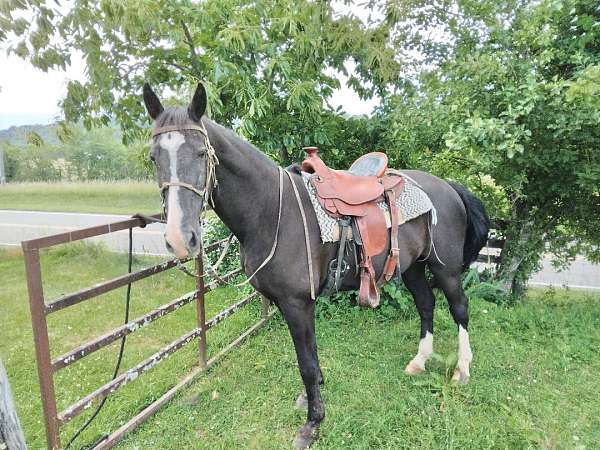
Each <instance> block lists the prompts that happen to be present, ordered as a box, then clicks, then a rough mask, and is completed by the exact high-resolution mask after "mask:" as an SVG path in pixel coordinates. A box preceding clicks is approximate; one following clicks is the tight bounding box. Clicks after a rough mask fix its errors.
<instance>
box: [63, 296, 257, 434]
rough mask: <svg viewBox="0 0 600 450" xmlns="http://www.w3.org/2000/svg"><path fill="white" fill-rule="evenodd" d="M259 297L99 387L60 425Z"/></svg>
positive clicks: (65, 414) (72, 408)
mask: <svg viewBox="0 0 600 450" xmlns="http://www.w3.org/2000/svg"><path fill="white" fill-rule="evenodd" d="M258 295H259V294H258V292H255V293H253V294H250V295H249V296H247V297H245V298H243V299H242V300H240V301H239V302H237V303H235V304H233V305H232V306H230V307H229V308H227V309H224V310H223V311H221V312H220V313H219V314H217V315H216V316H214V317H213V318H212V319H211V320H209V321H208V322H206V323H205V326H204V328H203V329H200V328H196V329H195V330H192V331H191V332H189V333H187V334H184V335H183V336H181V337H180V338H178V339H176V340H175V341H173V342H171V343H170V344H169V345H167V346H166V347H163V348H162V349H160V350H159V351H157V352H156V353H154V354H153V355H152V356H150V357H149V358H147V359H145V360H144V361H142V362H141V363H139V364H138V365H137V366H135V367H133V368H131V369H129V370H128V371H127V372H124V373H122V374H121V375H119V376H118V377H117V378H115V379H114V380H112V381H109V382H108V383H106V384H104V385H103V386H101V387H99V388H98V389H96V390H95V391H94V392H92V393H91V394H88V395H87V396H85V397H84V398H82V399H80V400H79V401H77V402H76V403H73V404H72V405H71V406H69V407H68V408H67V409H65V410H64V411H63V412H61V413H60V414H59V415H58V420H59V421H60V423H65V422H68V421H69V420H71V419H73V418H74V417H75V416H77V415H79V414H80V413H81V412H82V411H83V410H84V409H86V408H88V407H89V406H90V405H91V404H92V403H93V402H94V401H96V400H99V399H102V398H104V397H108V396H109V395H110V394H112V393H113V392H114V391H116V390H117V389H119V388H121V387H122V386H124V385H126V384H128V383H129V382H131V381H133V380H135V379H136V378H137V377H138V376H139V375H141V374H142V373H144V372H147V371H148V370H150V369H152V368H153V367H154V366H155V365H156V364H157V363H158V362H159V361H161V360H163V359H164V358H166V357H167V356H169V355H170V354H172V353H174V352H175V351H177V350H179V349H180V348H182V347H183V346H184V345H185V344H187V343H188V342H190V341H191V340H192V339H194V338H195V337H197V336H200V335H201V332H202V331H203V330H204V331H205V332H206V331H207V330H209V329H211V328H212V327H214V326H215V325H217V324H218V323H220V322H222V321H223V320H224V319H225V318H227V317H228V316H230V315H231V314H233V313H235V312H236V311H238V310H239V309H240V308H242V307H243V306H245V305H247V304H248V303H250V302H251V301H252V300H253V299H255V298H256V297H257V296H258Z"/></svg>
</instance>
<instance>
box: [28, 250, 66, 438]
mask: <svg viewBox="0 0 600 450" xmlns="http://www.w3.org/2000/svg"><path fill="white" fill-rule="evenodd" d="M23 247H24V248H23V253H24V256H25V270H26V272H27V290H28V291H29V308H30V310H31V324H32V328H33V340H34V344H35V356H36V359H37V368H38V377H39V379H40V390H41V391H42V407H43V410H44V420H45V421H46V441H47V442H48V448H49V449H51V450H55V449H59V448H60V435H59V431H58V417H57V413H56V396H55V394H54V378H53V371H52V363H51V357H50V342H49V340H48V326H47V324H46V305H45V303H44V291H43V289H42V273H41V270H40V252H39V250H38V249H37V248H36V249H28V248H25V246H23Z"/></svg>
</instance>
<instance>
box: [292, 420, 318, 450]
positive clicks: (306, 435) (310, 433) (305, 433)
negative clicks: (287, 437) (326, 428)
mask: <svg viewBox="0 0 600 450" xmlns="http://www.w3.org/2000/svg"><path fill="white" fill-rule="evenodd" d="M318 438H319V425H314V424H311V423H310V422H307V423H305V424H304V426H303V427H302V428H300V431H298V434H296V437H295V438H294V448H295V449H296V450H302V449H306V448H309V447H310V446H311V445H312V444H313V443H314V442H315V441H316V440H317V439H318Z"/></svg>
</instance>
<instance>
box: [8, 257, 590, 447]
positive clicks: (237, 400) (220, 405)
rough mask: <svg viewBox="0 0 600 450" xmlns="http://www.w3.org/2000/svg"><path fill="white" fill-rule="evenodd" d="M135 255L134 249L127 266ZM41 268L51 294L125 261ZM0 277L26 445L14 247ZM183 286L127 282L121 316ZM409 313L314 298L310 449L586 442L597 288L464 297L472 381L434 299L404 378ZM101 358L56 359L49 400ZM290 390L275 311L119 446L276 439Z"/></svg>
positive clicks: (69, 391)
mask: <svg viewBox="0 0 600 450" xmlns="http://www.w3.org/2000/svg"><path fill="white" fill-rule="evenodd" d="M147 263H148V261H142V260H137V265H138V266H139V265H143V264H147ZM43 266H44V275H45V276H46V277H47V279H48V280H51V282H50V283H48V285H47V288H46V294H47V296H48V297H53V296H56V295H58V294H60V293H62V292H67V291H71V290H73V289H76V288H77V287H82V286H84V285H88V284H90V283H92V282H93V281H96V280H99V279H103V278H106V277H109V276H114V275H116V274H118V273H122V272H123V271H124V268H125V267H126V258H125V256H124V255H114V254H108V253H106V252H103V251H100V250H98V249H94V248H92V249H85V248H84V247H82V246H75V247H71V248H69V247H65V249H64V250H61V249H57V250H53V251H50V252H45V253H44V259H43ZM81 268H85V271H83V272H79V270H81ZM75 273H78V274H80V275H78V276H74V274H75ZM0 274H2V275H1V276H2V286H3V289H2V290H1V291H0V330H1V333H2V336H1V340H0V353H1V355H2V357H3V359H4V362H5V365H6V366H7V370H8V374H9V377H10V380H11V383H12V385H13V389H14V394H15V397H16V402H17V406H18V412H19V415H20V417H21V421H22V423H23V426H24V428H25V433H26V437H27V440H28V444H29V446H30V448H40V447H42V446H44V432H43V427H42V421H41V414H40V401H39V391H38V386H37V382H36V380H37V375H36V372H35V365H34V362H33V359H34V356H33V348H32V337H31V329H30V325H29V312H28V306H27V300H26V291H25V283H24V275H23V263H22V258H21V255H20V254H18V253H16V252H8V251H3V252H2V253H0ZM192 281H193V280H190V279H188V278H186V277H185V276H184V275H182V274H180V273H178V272H168V273H164V274H162V275H159V276H157V277H156V278H154V277H153V278H152V279H151V280H147V281H143V282H140V283H136V284H135V285H134V289H133V293H134V295H133V311H132V316H133V317H135V316H137V315H139V314H141V313H142V312H143V311H147V310H148V309H149V308H151V307H153V306H156V305H158V304H161V303H165V302H166V300H167V299H168V298H171V297H174V296H176V295H179V294H180V293H183V292H187V291H189V290H191V289H192ZM233 294H234V293H233V292H232V290H231V289H222V290H220V291H218V292H215V293H214V294H212V295H211V296H210V298H209V300H208V305H209V314H208V315H209V316H211V315H212V314H214V312H215V311H217V310H219V309H221V308H222V307H223V305H225V304H230V303H232V302H233ZM122 297H123V292H122V290H121V291H119V292H117V293H116V294H115V295H105V296H103V297H101V298H100V299H98V300H93V301H89V302H84V303H83V304H81V305H79V306H77V307H74V308H72V310H67V311H64V312H62V313H57V314H56V316H57V317H53V316H51V320H50V326H51V329H52V330H53V331H52V332H51V340H52V343H53V349H55V350H54V352H53V353H54V354H55V355H56V354H58V353H60V352H61V351H65V350H67V349H70V348H72V347H73V346H74V345H75V344H76V343H77V342H80V341H82V340H83V339H85V338H86V337H90V336H93V335H96V334H98V333H100V332H101V331H103V330H106V329H108V328H109V326H115V325H117V324H118V323H119V321H120V320H121V316H122ZM258 306H259V305H258V304H255V305H253V306H252V307H251V308H249V309H248V310H243V311H242V312H240V313H238V314H239V315H238V314H236V315H234V316H233V318H232V319H231V320H232V321H231V322H229V321H227V322H226V323H225V324H221V325H219V327H217V328H216V329H215V330H211V331H210V332H209V345H210V351H211V353H213V354H214V352H215V351H216V349H217V347H218V346H219V345H222V344H223V343H224V342H226V341H227V340H228V339H231V338H232V337H233V336H234V335H235V334H236V333H237V332H239V331H240V330H241V329H242V328H243V327H245V326H248V325H249V324H250V323H252V322H253V321H254V320H255V319H256V318H257V317H258V314H259V307H258ZM408 311H409V312H404V313H399V314H398V316H391V317H390V316H389V315H387V314H383V313H382V312H381V311H363V310H359V309H355V308H352V307H347V306H335V305H333V306H329V307H328V308H327V309H326V310H324V309H321V312H322V314H321V315H320V317H319V321H318V325H317V327H318V339H319V349H320V357H321V364H322V368H323V372H324V375H325V380H326V384H325V386H324V388H323V397H324V400H325V404H326V410H327V417H326V419H325V421H324V423H323V426H322V430H321V440H320V441H319V442H318V443H317V444H316V445H315V447H314V448H316V449H346V448H355V449H365V448H390V449H396V448H457V449H458V448H461V449H462V448H470V449H480V448H589V449H591V448H598V447H599V446H600V416H599V415H598V411H600V397H599V396H598V392H599V391H600V377H599V376H598V374H599V373H600V358H598V349H599V348H600V295H599V294H597V293H596V294H592V293H580V292H572V291H562V290H561V291H534V292H533V293H531V294H530V296H529V297H528V298H527V300H526V301H525V302H523V303H521V304H519V305H517V306H515V307H513V308H506V307H498V306H496V305H494V304H491V303H488V302H485V301H482V300H479V299H476V298H474V299H472V300H471V330H470V331H471V333H470V334H471V343H472V347H473V352H474V361H473V365H472V371H471V376H472V378H471V383H470V384H469V385H467V386H461V387H456V386H453V385H452V384H451V383H450V382H449V376H450V375H451V369H452V366H453V364H454V361H455V358H454V353H455V348H456V344H457V339H456V331H455V327H454V324H453V322H452V320H451V318H450V316H449V314H448V313H447V307H446V304H445V302H444V301H439V302H438V306H437V310H436V319H435V325H436V334H435V350H436V352H437V354H436V358H435V359H434V360H432V361H431V363H430V364H429V371H428V372H427V373H426V374H425V375H422V376H420V377H417V378H408V377H406V376H405V375H404V374H403V368H404V366H405V364H406V363H407V362H408V361H409V360H410V359H411V357H412V356H414V352H415V351H416V347H417V340H418V319H417V314H416V311H414V309H412V308H411V309H409V310H408ZM193 321H194V311H193V308H192V307H191V306H187V307H184V308H182V309H181V310H180V311H178V312H177V313H176V314H174V315H173V317H168V318H163V319H160V320H159V322H157V323H155V324H153V325H152V326H150V327H148V328H147V329H145V330H142V331H141V332H140V333H139V334H138V333H135V334H134V335H132V336H134V337H133V338H132V339H130V341H129V343H128V346H127V350H126V354H125V361H124V365H125V367H130V366H131V365H133V364H135V362H137V361H139V360H140V359H141V358H143V357H146V356H148V355H149V354H151V353H152V352H153V351H155V350H156V349H157V348H158V347H159V346H161V345H164V344H166V343H167V342H169V341H170V340H172V339H173V338H175V337H176V336H177V335H179V334H182V332H183V331H184V330H186V329H189V328H190V327H191V326H192V324H193ZM194 350H195V346H194V345H193V344H190V345H189V348H185V349H184V350H181V351H180V352H178V353H176V354H175V355H174V356H172V357H171V358H169V359H168V360H167V361H166V362H165V363H164V364H163V363H161V364H160V365H159V366H158V367H156V368H154V369H153V370H152V371H151V372H149V373H147V374H145V375H143V376H142V377H141V378H140V379H138V380H136V381H134V382H132V383H131V384H130V385H128V386H127V387H126V388H125V389H124V390H122V391H120V392H119V394H117V395H116V396H115V397H113V398H111V400H110V401H109V402H108V403H107V405H106V407H105V410H104V411H103V413H102V414H101V415H100V416H99V417H98V419H97V421H96V422H95V423H94V425H93V427H92V428H91V429H90V430H89V431H88V432H86V433H85V434H84V435H83V439H82V441H80V445H81V444H83V443H84V442H90V441H91V440H93V439H94V437H96V436H98V435H99V434H100V433H103V432H105V431H109V430H111V429H114V428H116V427H117V426H118V425H119V424H121V423H123V421H125V420H126V418H127V417H130V416H131V415H132V414H134V413H135V412H136V411H138V410H139V409H140V408H141V407H142V406H143V405H144V404H146V403H147V402H149V401H151V400H152V399H154V398H156V397H157V396H158V395H159V394H160V393H161V392H162V391H163V390H164V389H165V388H167V387H168V386H171V385H173V384H174V383H175V382H176V380H177V379H178V378H179V377H180V376H181V375H183V374H184V373H185V371H186V370H188V369H189V368H190V367H191V366H192V365H193V363H194ZM115 357H116V345H113V346H111V347H110V348H109V349H106V350H104V351H100V352H97V353H95V354H93V355H92V356H90V357H88V358H86V359H84V360H82V361H80V362H78V363H76V364H74V365H73V366H72V367H71V368H69V369H66V370H65V373H64V374H61V375H60V376H59V377H58V379H57V386H58V389H57V390H58V398H59V403H60V406H61V407H64V406H65V405H67V404H68V403H70V402H72V401H74V400H76V399H78V398H79V397H80V396H81V395H82V394H83V393H84V392H88V391H90V390H92V389H93V388H95V387H97V386H98V385H99V384H101V383H102V382H104V381H106V380H107V379H108V378H109V377H110V372H111V370H112V366H113V363H114V359H115ZM300 389H301V382H300V377H299V374H298V370H297V367H296V362H295V355H294V350H293V346H292V342H291V339H290V338H289V335H288V332H287V328H286V326H285V324H284V323H283V322H282V320H281V319H280V317H279V316H278V315H277V316H276V317H275V318H274V319H273V320H272V321H271V322H270V323H269V324H268V325H267V326H266V327H265V328H263V329H262V330H260V331H259V332H258V333H257V334H256V335H255V336H253V337H252V338H250V340H249V341H247V342H246V343H245V344H244V345H242V346H241V347H240V348H239V349H237V350H235V351H234V352H232V353H231V354H230V355H228V356H227V357H226V358H225V359H224V360H223V362H221V363H220V364H218V365H217V366H216V367H215V368H214V369H212V370H211V371H210V372H209V373H208V374H206V375H204V376H202V377H200V378H199V379H198V381H196V382H195V383H194V384H192V386H191V387H189V388H188V389H186V390H184V391H183V392H182V393H181V394H180V395H178V396H177V397H176V398H175V399H174V400H172V401H171V402H170V403H169V404H168V405H167V406H166V407H164V408H163V409H161V410H160V411H159V412H158V413H157V414H156V415H155V416H154V417H153V418H152V419H151V420H150V421H148V422H147V423H146V424H144V425H143V426H142V427H141V428H140V429H138V430H137V431H136V432H134V433H132V434H130V435H129V436H128V437H127V438H126V440H124V441H123V442H122V443H121V445H120V447H121V448H126V449H185V448H210V449H215V448H216V449H221V448H222V449H230V448H257V449H279V448H289V447H290V442H291V439H292V437H293V435H294V433H295V431H296V430H297V428H298V427H300V426H301V424H302V423H303V419H304V413H302V412H300V411H297V410H295V409H294V408H293V404H294V400H295V397H296V395H297V394H298V392H299V391H300ZM86 414H89V413H86ZM84 416H85V414H84ZM82 419H83V418H82ZM76 423H81V421H76ZM73 429H74V428H73V427H69V428H67V429H66V431H65V433H64V436H68V435H70V434H71V433H72V431H73ZM63 442H65V440H64V438H63Z"/></svg>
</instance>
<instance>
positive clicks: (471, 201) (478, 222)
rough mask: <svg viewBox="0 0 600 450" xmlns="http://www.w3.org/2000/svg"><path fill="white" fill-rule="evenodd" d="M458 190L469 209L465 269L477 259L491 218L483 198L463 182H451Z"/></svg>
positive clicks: (464, 257) (486, 236)
mask: <svg viewBox="0 0 600 450" xmlns="http://www.w3.org/2000/svg"><path fill="white" fill-rule="evenodd" d="M449 184H450V186H452V188H453V189H454V190H455V191H456V193H457V194H458V196H459V197H460V199H461V200H462V202H463V204H464V205H465V209H466V211H467V234H466V235H465V244H464V247H463V271H464V270H467V269H468V268H469V266H470V265H471V263H472V262H473V261H475V260H476V259H477V256H478V255H479V251H480V250H481V249H482V248H483V246H484V245H485V243H486V241H487V238H488V232H489V230H490V219H489V217H488V216H487V213H486V212H485V207H484V206H483V203H481V200H479V199H478V198H477V197H475V196H474V195H473V194H472V193H471V192H470V191H469V190H468V189H467V188H466V187H464V186H463V185H461V184H458V183H453V182H449Z"/></svg>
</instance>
